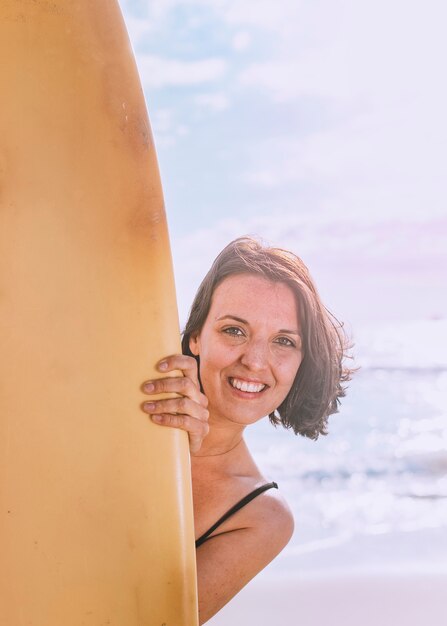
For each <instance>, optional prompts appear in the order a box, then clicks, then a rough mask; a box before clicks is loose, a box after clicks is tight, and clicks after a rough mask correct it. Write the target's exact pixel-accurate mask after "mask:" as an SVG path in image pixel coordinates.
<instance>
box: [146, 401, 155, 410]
mask: <svg viewBox="0 0 447 626" xmlns="http://www.w3.org/2000/svg"><path fill="white" fill-rule="evenodd" d="M144 408H145V409H147V410H148V411H153V410H154V409H155V402H145V403H144Z"/></svg>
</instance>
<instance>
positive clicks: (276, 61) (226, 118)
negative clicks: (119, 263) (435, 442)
mask: <svg viewBox="0 0 447 626" xmlns="http://www.w3.org/2000/svg"><path fill="white" fill-rule="evenodd" d="M120 4H121V8H122V11H123V14H124V17H125V20H126V24H127V28H128V31H129V35H130V38H131V42H132V46H133V49H134V52H135V56H136V60H137V64H138V68H139V72H140V77H141V81H142V85H143V89H144V93H145V97H146V100H147V105H148V110H149V116H150V120H151V125H152V130H153V134H154V139H155V144H156V148H157V154H158V160H159V164H160V170H161V175H162V181H163V188H164V194H165V201H166V210H167V215H168V222H169V227H170V234H171V244H172V251H173V257H174V265H175V275H176V284H177V292H178V300H179V309H180V318H181V322H182V323H183V322H184V321H185V318H186V313H187V310H188V308H189V306H190V304H191V301H192V298H193V296H194V293H195V290H196V288H197V286H198V284H199V282H200V280H201V279H202V278H203V276H204V274H205V272H206V270H207V269H208V267H209V266H210V264H211V262H212V260H213V258H214V257H215V256H216V255H217V253H218V252H219V251H220V250H221V249H222V248H223V246H224V245H226V244H227V243H228V242H229V241H230V240H232V239H233V238H235V237H237V236H241V235H246V234H250V235H256V236H259V237H261V238H263V239H264V240H266V241H268V242H270V243H271V244H273V245H279V246H281V247H286V248H289V249H291V250H293V251H294V252H295V253H296V254H298V255H299V256H301V257H302V258H303V260H304V261H305V262H306V264H307V265H308V267H309V268H310V271H311V274H312V275H313V277H314V278H315V280H316V282H317V285H318V287H319V291H320V293H321V295H322V297H323V300H324V301H325V303H326V305H327V306H328V307H329V308H330V309H331V310H333V312H334V313H335V314H336V315H337V316H338V317H340V318H341V319H343V320H344V321H345V322H346V323H347V326H348V328H352V329H353V330H354V334H355V329H356V328H357V327H360V326H362V325H368V324H369V325H371V324H379V325H380V324H381V323H383V324H385V323H386V322H401V321H402V322H406V321H410V320H427V319H437V318H446V317H447V284H446V283H447V280H446V276H447V245H446V244H447V176H446V173H447V172H446V169H447V166H446V150H447V121H446V114H445V111H447V87H446V81H445V79H444V78H443V76H444V75H445V59H446V58H447V38H446V37H445V33H444V27H445V23H446V20H447V4H446V3H445V2H444V0H425V2H424V3H422V2H416V1H413V0H362V1H361V2H359V1H358V0H190V1H186V0H152V1H149V0H121V2H120Z"/></svg>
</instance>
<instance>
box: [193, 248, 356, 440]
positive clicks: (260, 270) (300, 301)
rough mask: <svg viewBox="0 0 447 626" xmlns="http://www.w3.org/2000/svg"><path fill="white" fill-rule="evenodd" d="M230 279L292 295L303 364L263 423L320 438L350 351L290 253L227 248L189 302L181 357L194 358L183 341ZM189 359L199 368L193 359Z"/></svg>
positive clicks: (196, 328) (340, 391)
mask: <svg viewBox="0 0 447 626" xmlns="http://www.w3.org/2000/svg"><path fill="white" fill-rule="evenodd" d="M235 274H254V275H257V276H262V277H264V278H266V279H267V280H271V281H273V282H281V283H284V284H286V285H288V286H289V287H290V289H291V290H292V291H293V293H294V295H295V298H296V302H297V306H298V313H299V318H300V324H301V331H302V342H303V360H302V362H301V364H300V367H299V369H298V372H297V374H296V377H295V380H294V382H293V384H292V387H291V389H290V391H289V393H288V394H287V396H286V398H285V399H284V400H283V402H282V403H281V405H280V406H279V407H278V408H277V409H276V411H274V412H273V413H270V415H269V418H270V421H271V422H272V424H274V425H275V426H276V425H278V424H282V425H283V426H284V427H285V428H288V429H289V428H290V429H292V430H293V431H294V433H295V434H300V435H303V436H304V437H309V438H310V439H318V437H319V435H326V434H327V422H328V417H329V415H331V414H332V413H337V412H338V406H339V403H340V398H341V397H343V396H344V395H345V389H346V387H344V386H343V383H345V382H347V381H348V380H350V378H351V373H352V371H353V370H352V369H348V368H347V367H345V366H344V360H345V358H346V357H349V354H348V350H349V348H350V347H351V346H350V344H349V342H348V340H347V337H346V335H345V333H344V331H343V325H342V324H341V323H340V322H339V321H338V320H337V319H336V318H335V317H334V316H333V315H332V314H331V313H330V311H328V309H326V307H325V306H324V305H323V303H322V302H321V300H320V297H319V295H318V292H317V289H316V287H315V285H314V283H313V281H312V278H311V276H310V274H309V270H308V269H307V267H306V266H305V264H304V263H303V261H302V260H301V259H300V258H299V257H298V256H296V255H295V254H293V253H292V252H289V251H287V250H283V249H281V248H274V247H269V246H266V245H264V244H263V243H261V242H260V241H258V240H257V239H254V238H252V237H241V238H238V239H235V240H234V241H232V242H231V243H229V244H228V245H227V246H226V247H225V248H224V249H223V250H222V252H221V253H220V254H219V255H218V256H217V258H216V259H215V261H214V263H213V264H212V266H211V268H210V270H209V272H208V273H207V275H206V276H205V278H204V279H203V281H202V283H201V285H200V287H199V289H198V291H197V294H196V296H195V298H194V302H193V304H192V306H191V311H190V314H189V318H188V321H187V323H186V326H185V330H184V332H183V336H182V350H183V354H187V355H190V356H194V355H193V354H192V352H191V350H190V347H189V340H190V338H191V336H195V335H197V334H198V333H200V331H201V330H202V327H203V325H204V323H205V320H206V318H207V316H208V313H209V310H210V307H211V300H212V297H213V293H214V290H215V289H216V287H217V286H218V285H219V284H220V283H221V282H222V281H223V280H224V279H225V278H227V277H228V276H232V275H235ZM195 358H196V359H197V360H198V362H199V367H200V359H199V357H195Z"/></svg>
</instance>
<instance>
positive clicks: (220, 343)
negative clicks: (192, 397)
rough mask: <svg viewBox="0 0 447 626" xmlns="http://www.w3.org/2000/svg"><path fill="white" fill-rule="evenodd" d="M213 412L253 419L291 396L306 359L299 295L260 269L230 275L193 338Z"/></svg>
mask: <svg viewBox="0 0 447 626" xmlns="http://www.w3.org/2000/svg"><path fill="white" fill-rule="evenodd" d="M190 350H191V352H192V353H193V354H194V355H196V356H200V377H201V381H202V385H203V390H204V392H205V394H206V396H207V397H208V401H209V407H208V408H209V410H210V417H211V418H212V419H214V420H230V421H232V422H236V423H239V424H243V425H246V424H251V423H253V422H256V421H257V420H259V419H260V418H261V417H263V416H264V415H268V414H269V413H271V412H272V411H274V410H275V409H276V408H277V407H278V406H279V405H280V404H281V403H282V401H283V400H284V399H285V397H286V396H287V394H288V392H289V391H290V388H291V386H292V384H293V381H294V379H295V375H296V373H297V371H298V368H299V365H300V363H301V360H302V352H301V337H300V324H299V319H298V310H297V304H296V301H295V296H294V294H293V292H292V290H291V289H290V287H288V285H286V284H285V283H281V282H272V281H270V280H267V279H265V278H263V277H262V276H258V275H255V274H236V275H232V276H229V277H228V278H225V279H224V280H223V281H222V282H221V283H220V284H219V285H218V286H217V287H216V290H215V291H214V294H213V297H212V301H211V308H210V311H209V313H208V316H207V318H206V320H205V323H204V325H203V327H202V330H201V331H200V333H199V334H198V335H197V336H194V337H191V339H190Z"/></svg>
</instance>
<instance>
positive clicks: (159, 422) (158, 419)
mask: <svg viewBox="0 0 447 626" xmlns="http://www.w3.org/2000/svg"><path fill="white" fill-rule="evenodd" d="M151 418H152V421H153V422H157V424H161V422H162V421H163V418H162V417H161V415H151Z"/></svg>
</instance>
